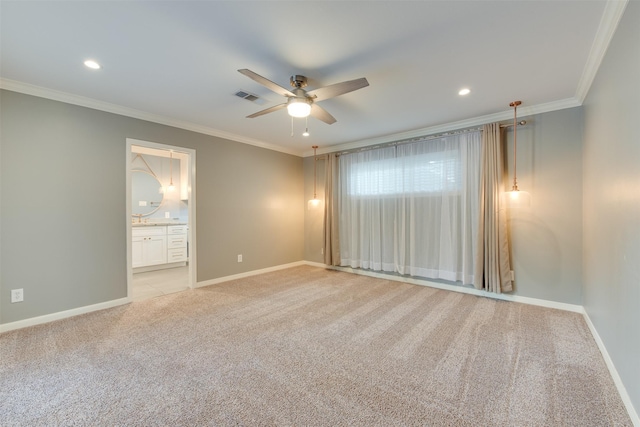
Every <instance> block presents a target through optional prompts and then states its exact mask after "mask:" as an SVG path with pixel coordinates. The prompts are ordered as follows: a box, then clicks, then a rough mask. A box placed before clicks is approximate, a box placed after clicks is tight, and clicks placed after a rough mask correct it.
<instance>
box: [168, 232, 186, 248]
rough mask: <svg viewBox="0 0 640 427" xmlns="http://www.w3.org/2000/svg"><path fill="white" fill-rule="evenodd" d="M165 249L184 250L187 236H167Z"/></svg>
mask: <svg viewBox="0 0 640 427" xmlns="http://www.w3.org/2000/svg"><path fill="white" fill-rule="evenodd" d="M167 247H168V248H169V249H174V248H186V247H187V235H186V234H173V235H171V234H170V235H168V236H167Z"/></svg>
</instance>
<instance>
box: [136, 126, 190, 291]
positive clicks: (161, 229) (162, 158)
mask: <svg viewBox="0 0 640 427" xmlns="http://www.w3.org/2000/svg"><path fill="white" fill-rule="evenodd" d="M126 145H127V149H126V154H127V157H126V186H127V191H126V193H127V196H126V197H127V201H126V215H127V227H126V228H127V298H128V299H129V300H130V301H142V300H145V299H149V298H153V297H156V296H161V295H166V294H169V293H174V292H180V291H183V290H188V289H193V288H194V287H195V285H196V245H195V236H196V233H195V229H196V220H195V212H196V209H195V203H196V200H195V184H196V182H195V155H196V153H195V150H192V149H188V148H184V147H178V146H172V145H166V144H158V143H155V142H150V141H142V140H137V139H130V138H127V144H126ZM134 199H135V200H134Z"/></svg>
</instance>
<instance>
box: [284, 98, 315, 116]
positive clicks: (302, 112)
mask: <svg viewBox="0 0 640 427" xmlns="http://www.w3.org/2000/svg"><path fill="white" fill-rule="evenodd" d="M287 111H288V112H289V115H290V116H291V117H307V116H309V114H311V104H309V101H307V100H306V99H301V98H289V102H288V103H287Z"/></svg>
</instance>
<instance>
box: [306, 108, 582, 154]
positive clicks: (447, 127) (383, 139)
mask: <svg viewBox="0 0 640 427" xmlns="http://www.w3.org/2000/svg"><path fill="white" fill-rule="evenodd" d="M581 105H582V103H581V102H579V101H578V100H577V99H575V98H566V99H561V100H558V101H552V102H547V103H544V104H538V105H532V106H527V107H519V108H518V115H519V117H521V118H522V117H526V116H533V115H535V114H542V113H548V112H551V111H557V110H564V109H566V108H574V107H579V106H581ZM510 119H513V110H511V109H509V110H505V111H501V112H499V113H493V114H487V115H484V116H479V117H474V118H471V119H465V120H460V121H457V122H451V123H445V124H440V125H435V126H429V127H425V128H421V129H416V130H412V131H408V132H401V133H394V134H390V135H385V136H380V137H375V138H368V139H362V140H358V141H352V142H347V143H345V144H339V145H332V146H329V147H324V148H319V149H318V150H317V154H326V153H335V152H338V151H346V150H354V149H358V148H363V147H368V146H371V145H377V144H387V143H390V142H395V141H401V140H404V139H410V138H419V137H422V136H429V135H436V134H439V133H444V132H450V131H455V130H460V129H466V128H472V127H476V126H482V125H484V124H487V123H493V122H500V121H503V120H510ZM311 156H313V151H305V152H304V154H303V157H311Z"/></svg>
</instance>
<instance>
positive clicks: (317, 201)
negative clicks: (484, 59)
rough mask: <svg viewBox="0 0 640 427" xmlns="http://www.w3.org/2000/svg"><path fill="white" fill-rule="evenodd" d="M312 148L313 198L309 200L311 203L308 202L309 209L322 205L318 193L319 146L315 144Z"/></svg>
mask: <svg viewBox="0 0 640 427" xmlns="http://www.w3.org/2000/svg"><path fill="white" fill-rule="evenodd" d="M311 148H313V199H311V200H309V203H308V204H307V209H309V210H312V209H316V208H317V207H318V206H320V199H318V197H317V195H316V184H317V180H316V175H317V174H316V164H317V163H318V157H316V150H317V149H318V146H317V145H314V146H312V147H311Z"/></svg>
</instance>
